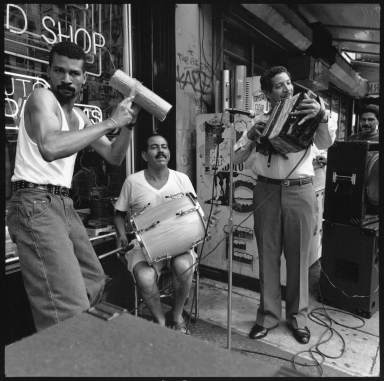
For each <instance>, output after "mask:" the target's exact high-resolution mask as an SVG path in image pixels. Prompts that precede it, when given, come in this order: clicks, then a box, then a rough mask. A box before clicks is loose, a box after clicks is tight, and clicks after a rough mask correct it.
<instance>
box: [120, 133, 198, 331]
mask: <svg viewBox="0 0 384 381" xmlns="http://www.w3.org/2000/svg"><path fill="white" fill-rule="evenodd" d="M142 157H143V159H144V160H145V161H146V162H147V168H146V169H144V170H142V171H139V172H137V173H134V174H132V175H129V176H128V177H127V179H126V180H125V182H124V184H123V187H122V190H121V193H120V196H119V198H118V200H117V202H116V204H115V209H116V213H115V219H114V222H115V226H116V230H117V234H118V239H119V243H120V244H121V247H122V248H125V249H129V247H128V239H127V235H126V229H125V218H126V214H127V212H128V216H129V217H130V221H131V225H132V224H133V225H135V224H134V222H135V218H134V217H135V216H140V218H141V219H142V220H145V219H146V217H147V216H148V217H147V218H148V226H147V228H142V227H139V229H140V230H137V226H136V229H135V226H132V228H134V229H135V232H136V238H137V239H135V240H134V241H133V242H131V245H132V243H134V247H133V249H131V250H129V251H127V253H126V259H127V262H128V270H129V271H130V272H131V273H132V274H133V276H134V278H135V281H136V284H137V287H138V288H139V290H140V292H141V294H142V297H143V299H144V302H145V303H146V305H147V306H148V308H149V310H150V311H151V313H152V315H153V317H154V320H155V321H156V322H157V323H158V324H160V325H162V326H168V327H170V328H173V329H175V330H178V331H181V332H183V333H186V334H187V333H188V332H187V327H186V324H185V321H184V319H183V316H182V312H183V307H184V304H185V302H186V299H187V297H188V295H189V291H190V288H191V285H192V277H193V272H194V263H195V262H196V254H195V252H194V251H193V250H191V249H192V246H193V243H192V244H188V243H187V244H186V246H184V247H185V248H187V249H185V250H184V252H180V253H177V255H174V256H172V258H170V259H161V260H157V261H153V262H151V261H150V260H149V258H148V254H151V255H153V256H154V255H157V254H159V255H162V254H163V253H157V252H156V251H162V252H164V251H166V252H168V250H164V248H163V249H162V248H161V247H160V246H164V245H167V244H168V245H170V246H172V245H176V246H177V245H178V247H181V246H180V244H178V241H180V240H181V241H183V240H187V239H188V230H194V226H195V227H196V223H195V222H196V221H195V222H192V223H191V221H188V220H183V218H181V219H179V220H176V224H177V225H175V224H174V226H173V228H172V226H170V227H169V226H168V227H167V226H165V225H167V223H166V221H165V219H166V216H165V215H164V217H163V218H162V216H161V215H160V216H159V208H160V214H161V213H164V214H165V213H167V212H168V211H169V209H171V208H172V198H173V197H175V198H176V199H177V198H179V199H180V195H181V196H182V197H183V196H185V195H188V194H190V195H193V196H189V197H193V198H194V200H196V192H195V190H194V188H193V185H192V183H191V181H190V179H189V178H188V176H187V175H185V174H184V173H181V172H178V171H174V170H172V169H169V168H168V162H169V159H170V151H169V147H168V143H167V141H166V139H165V138H164V137H162V136H160V135H152V136H150V137H149V138H148V139H147V140H146V146H145V147H143V150H142ZM188 199H189V198H188ZM170 200H171V201H170ZM196 204H197V205H198V203H197V201H196V203H195V205H196ZM162 205H166V208H163V210H161V206H162ZM168 206H169V207H168ZM164 209H165V210H164ZM199 209H200V211H201V208H199ZM190 210H191V209H190ZM190 210H189V211H188V212H187V213H185V214H188V215H190V216H191V213H190ZM194 210H195V209H194ZM200 211H199V213H200ZM176 213H177V211H176V212H175V213H174V215H176ZM155 214H157V215H156V218H155V219H156V222H155V223H153V218H154V217H153V216H154V215H155ZM182 214H183V213H182ZM179 215H180V213H179ZM200 217H201V221H198V222H199V223H200V224H201V229H200V238H202V237H203V236H204V230H205V229H204V222H203V221H202V218H203V216H202V215H201V216H200ZM200 217H199V219H200ZM151 218H152V220H151ZM174 223H175V222H174ZM178 227H180V228H181V229H183V231H182V232H180V231H178V229H177V228H178ZM164 228H166V231H164ZM140 232H143V237H144V234H145V232H147V233H150V234H151V240H152V241H151V242H150V240H149V239H147V242H144V239H143V240H140V242H138V241H139V238H140V234H138V233H140ZM156 240H157V243H156ZM143 242H144V244H143ZM179 243H180V242H179ZM150 246H151V247H150ZM169 251H172V250H169ZM165 266H170V267H171V271H172V282H173V287H174V298H175V300H174V305H173V308H172V310H171V311H169V312H168V313H167V314H166V316H165V315H164V313H163V310H162V306H161V302H160V293H159V288H158V284H157V280H158V278H159V275H160V272H161V270H162V269H163V268H164V267H165Z"/></svg>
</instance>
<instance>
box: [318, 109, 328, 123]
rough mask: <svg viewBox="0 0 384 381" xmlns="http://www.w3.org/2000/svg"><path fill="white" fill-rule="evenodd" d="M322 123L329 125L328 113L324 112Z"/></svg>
mask: <svg viewBox="0 0 384 381" xmlns="http://www.w3.org/2000/svg"><path fill="white" fill-rule="evenodd" d="M320 123H328V113H327V111H325V112H324V115H323V117H322V119H321V121H320Z"/></svg>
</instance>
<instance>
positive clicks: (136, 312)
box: [135, 283, 139, 316]
mask: <svg viewBox="0 0 384 381" xmlns="http://www.w3.org/2000/svg"><path fill="white" fill-rule="evenodd" d="M138 303H139V295H138V291H137V285H136V283H135V316H138Z"/></svg>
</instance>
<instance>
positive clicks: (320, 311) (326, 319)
mask: <svg viewBox="0 0 384 381" xmlns="http://www.w3.org/2000/svg"><path fill="white" fill-rule="evenodd" d="M318 289H319V295H320V300H323V298H322V295H321V287H320V283H319V284H318ZM321 305H322V306H321V307H317V308H314V309H312V310H311V311H310V312H309V313H308V318H309V319H310V320H312V321H313V322H314V323H316V324H319V325H321V326H323V327H325V330H324V331H323V333H322V334H321V335H320V337H319V339H318V340H317V343H316V344H314V345H312V346H311V347H310V348H309V349H308V350H304V351H301V352H298V353H296V354H295V355H294V356H293V358H292V363H293V366H294V368H295V369H296V365H300V364H297V363H296V357H298V356H299V355H300V354H303V353H309V354H310V356H311V357H312V358H313V359H314V355H318V356H320V357H321V359H322V361H321V363H319V364H318V368H319V371H320V375H322V374H323V369H322V367H321V364H322V363H323V362H324V361H325V359H326V358H329V359H339V358H341V357H342V356H343V355H344V353H345V350H346V343H345V340H344V337H343V335H342V334H341V333H340V332H339V331H337V330H336V329H335V328H334V327H332V324H333V323H334V324H336V325H339V326H341V327H344V328H349V329H356V330H357V329H359V328H362V327H364V326H365V320H364V319H363V318H362V317H360V316H358V315H355V314H353V313H351V312H347V311H342V310H340V309H337V308H329V307H325V306H324V304H323V302H321ZM329 311H333V312H338V313H342V314H344V315H349V316H353V317H354V318H356V319H357V320H360V322H361V324H360V325H355V326H352V325H346V324H343V323H341V322H340V321H338V320H336V318H334V317H331V316H330V315H329V314H328V312H329ZM326 334H328V337H327V338H326V339H324V336H325V335H326ZM334 336H336V337H337V338H338V339H339V342H340V343H341V348H340V352H339V354H338V355H330V354H326V353H325V352H324V351H323V350H321V349H320V346H321V345H324V344H326V343H328V342H329V341H330V340H331V339H332V338H333V337H334ZM316 362H317V360H316Z"/></svg>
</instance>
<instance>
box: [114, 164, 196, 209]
mask: <svg viewBox="0 0 384 381" xmlns="http://www.w3.org/2000/svg"><path fill="white" fill-rule="evenodd" d="M180 192H182V193H189V192H190V193H192V194H193V195H194V196H196V192H195V190H194V188H193V185H192V183H191V180H190V179H189V177H188V176H187V175H186V174H184V173H182V172H178V171H174V170H172V169H169V176H168V181H167V182H166V184H165V185H164V186H163V187H162V188H161V189H156V188H154V187H153V186H152V185H151V184H149V183H148V181H147V179H146V178H145V176H144V171H140V172H136V173H133V174H132V175H129V176H128V177H127V178H126V179H125V181H124V184H123V187H122V188H121V192H120V196H119V198H118V200H117V201H116V204H115V209H117V210H119V211H121V212H129V213H130V214H131V215H132V214H134V213H137V212H139V211H141V210H142V209H143V208H144V207H146V206H147V205H148V203H150V205H149V208H150V207H154V206H157V205H159V204H161V203H163V202H164V201H166V200H167V199H166V196H170V195H174V194H176V193H180Z"/></svg>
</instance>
